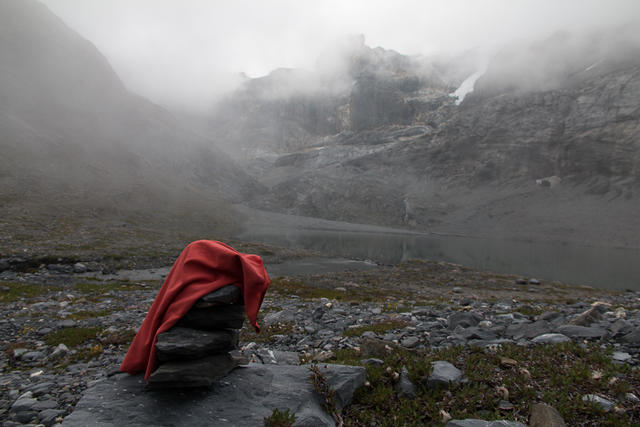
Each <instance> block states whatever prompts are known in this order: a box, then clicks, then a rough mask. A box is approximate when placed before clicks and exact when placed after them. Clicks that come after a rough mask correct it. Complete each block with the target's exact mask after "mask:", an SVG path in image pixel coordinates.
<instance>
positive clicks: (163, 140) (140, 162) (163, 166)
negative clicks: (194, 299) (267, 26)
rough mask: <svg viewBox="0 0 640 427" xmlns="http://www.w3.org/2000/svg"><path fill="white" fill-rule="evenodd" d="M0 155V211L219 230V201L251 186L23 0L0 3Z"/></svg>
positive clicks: (91, 48)
mask: <svg viewBox="0 0 640 427" xmlns="http://www.w3.org/2000/svg"><path fill="white" fill-rule="evenodd" d="M0 151H1V153H2V156H0V183H1V185H0V198H2V201H3V203H2V205H3V209H14V208H15V209H19V208H20V207H21V206H26V205H29V206H30V210H31V211H34V212H35V211H38V212H43V211H50V210H51V209H52V208H53V207H56V209H58V208H59V207H60V206H61V205H64V206H67V207H72V208H73V210H72V211H70V212H75V214H77V215H80V213H79V212H80V211H82V210H83V209H84V210H86V209H101V210H102V212H103V213H104V212H111V213H114V214H117V215H123V213H125V212H129V211H132V212H134V211H135V212H138V213H142V214H148V215H151V216H154V215H155V214H156V213H162V212H164V213H167V214H169V215H177V216H180V215H186V214H188V215H189V217H190V218H191V217H193V216H194V215H195V216H198V217H199V218H200V219H201V220H203V221H205V222H206V221H209V222H210V223H211V224H213V223H218V224H222V223H224V222H225V221H228V220H229V218H228V217H226V216H227V215H226V214H225V212H228V208H227V207H225V203H226V202H225V200H233V201H237V200H240V199H243V198H246V197H247V196H248V195H250V194H252V193H253V192H255V191H256V190H257V189H258V188H259V186H258V185H257V184H256V183H255V181H254V180H253V179H252V178H250V177H249V176H248V175H246V174H245V173H244V172H243V171H242V170H241V169H239V168H238V167H237V166H236V165H235V163H234V162H233V161H231V160H230V159H229V158H228V157H227V156H226V155H225V154H224V153H222V152H221V151H219V150H217V149H215V148H214V147H213V146H212V144H211V143H210V141H207V140H205V139H203V138H201V137H199V136H196V135H195V134H193V133H190V132H189V131H187V130H185V129H184V128H182V127H181V126H180V125H179V123H178V122H177V121H176V120H175V119H174V118H173V116H172V115H171V114H169V113H168V112H167V111H165V110H163V109H161V108H160V107H158V106H156V105H154V104H152V103H150V102H148V101H147V100H145V99H143V98H141V97H139V96H136V95H134V94H132V93H131V92H129V91H128V90H127V89H126V88H125V87H124V86H123V84H122V82H121V81H120V80H119V78H118V77H117V75H116V74H115V72H114V71H113V69H112V68H111V67H110V65H109V63H108V61H107V60H106V59H105V58H104V56H103V55H102V54H100V52H98V50H97V49H96V48H95V47H94V46H93V45H92V44H91V43H90V42H88V41H87V40H85V39H83V38H82V37H80V36H79V35H78V34H77V33H75V32H74V31H72V30H70V29H69V28H68V27H67V26H66V25H65V24H64V23H63V22H62V21H60V20H59V19H58V18H57V17H56V16H55V15H53V14H52V13H51V12H50V11H49V10H48V9H47V8H46V7H45V6H43V5H41V4H40V3H38V2H36V1H32V0H0ZM68 212H69V211H68ZM9 216H10V215H9ZM6 217H7V215H5V218H6ZM185 221H187V220H185Z"/></svg>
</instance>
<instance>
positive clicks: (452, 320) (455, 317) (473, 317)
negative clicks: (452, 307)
mask: <svg viewBox="0 0 640 427" xmlns="http://www.w3.org/2000/svg"><path fill="white" fill-rule="evenodd" d="M481 320H482V317H480V316H479V315H478V314H476V313H470V312H468V311H457V312H455V313H453V314H452V315H450V316H449V317H448V318H447V325H448V327H449V329H455V328H456V326H462V327H463V328H468V327H470V326H476V325H477V324H478V323H479V322H480V321H481Z"/></svg>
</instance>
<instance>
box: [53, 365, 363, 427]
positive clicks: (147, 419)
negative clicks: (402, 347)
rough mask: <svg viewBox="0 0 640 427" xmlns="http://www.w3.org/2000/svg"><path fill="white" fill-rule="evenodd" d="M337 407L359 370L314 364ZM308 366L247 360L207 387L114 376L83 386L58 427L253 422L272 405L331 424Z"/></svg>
mask: <svg viewBox="0 0 640 427" xmlns="http://www.w3.org/2000/svg"><path fill="white" fill-rule="evenodd" d="M318 368H319V369H320V370H321V371H322V373H323V374H324V375H325V377H326V378H327V381H328V383H329V386H330V387H331V388H332V389H333V390H334V391H335V396H336V404H337V407H338V409H339V410H340V409H342V408H343V407H344V406H345V405H348V404H349V403H350V402H351V399H352V398H353V392H354V391H355V390H356V389H357V388H358V387H360V386H361V385H363V384H364V381H365V369H364V368H362V367H355V366H341V365H324V364H323V365H319V366H318ZM310 375H311V372H310V370H309V366H279V365H259V364H251V365H249V366H248V367H246V368H239V369H236V370H234V371H233V372H232V373H231V374H229V376H228V377H227V378H225V380H224V381H222V382H219V383H216V384H214V385H213V387H211V388H210V389H186V390H181V391H180V392H176V391H175V390H157V391H145V387H144V379H143V378H142V377H141V376H130V375H127V374H118V375H114V376H113V377H110V378H107V379H106V380H104V381H101V382H99V383H97V384H95V385H94V386H92V387H90V388H89V389H87V390H86V391H85V393H84V395H83V397H82V398H81V399H80V401H79V402H78V404H77V405H76V409H75V411H74V412H73V413H72V414H71V415H69V416H68V417H66V418H65V419H64V421H63V424H62V425H63V426H71V427H73V426H112V425H127V426H160V425H163V426H164V425H173V426H192V425H225V426H242V427H244V426H259V425H263V424H264V418H265V417H268V416H269V415H271V413H272V412H273V410H274V409H275V408H279V409H280V410H284V409H289V410H290V411H291V412H292V413H294V414H295V416H296V422H295V424H294V425H296V426H334V425H335V422H334V420H333V418H332V417H331V416H330V415H329V414H327V413H326V412H325V411H324V410H323V409H322V402H323V400H322V399H321V397H320V396H318V395H317V393H316V392H315V391H314V389H313V385H312V383H311V381H310Z"/></svg>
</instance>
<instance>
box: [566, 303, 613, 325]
mask: <svg viewBox="0 0 640 427" xmlns="http://www.w3.org/2000/svg"><path fill="white" fill-rule="evenodd" d="M605 311H606V307H605V305H603V304H596V305H594V306H593V307H591V308H590V309H588V310H587V311H585V312H583V313H581V314H579V315H578V316H576V317H575V318H573V319H571V321H570V322H569V323H570V324H572V325H578V326H591V324H592V323H595V322H597V321H598V320H600V319H602V314H603V313H604V312H605Z"/></svg>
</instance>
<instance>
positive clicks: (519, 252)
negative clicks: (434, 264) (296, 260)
mask: <svg viewBox="0 0 640 427" xmlns="http://www.w3.org/2000/svg"><path fill="white" fill-rule="evenodd" d="M237 237H238V238H240V239H243V240H247V241H254V242H262V243H268V244H273V245H278V246H285V247H294V248H303V249H310V250H314V251H317V252H320V253H323V254H327V255H331V256H336V257H344V258H355V259H361V260H371V261H375V262H378V263H382V264H395V263H398V262H400V261H407V260H411V259H422V260H437V261H447V262H453V263H456V264H461V265H464V266H467V267H471V268H475V269H479V270H484V271H492V272H497V273H508V274H517V275H521V276H523V277H528V278H537V279H546V280H560V281H562V282H565V283H571V284H579V285H589V286H593V287H598V288H604V289H633V290H640V249H622V248H610V247H593V246H581V245H575V244H569V243H545V242H524V241H515V240H497V239H495V240H494V239H486V238H471V237H458V236H443V235H431V234H413V233H393V232H363V231H336V230H319V229H305V228H299V227H292V228H287V227H269V226H264V225H260V226H253V227H249V228H245V230H244V231H243V232H242V233H240V234H239V235H238V236H237Z"/></svg>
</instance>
